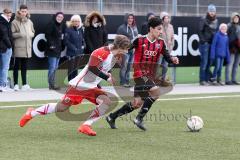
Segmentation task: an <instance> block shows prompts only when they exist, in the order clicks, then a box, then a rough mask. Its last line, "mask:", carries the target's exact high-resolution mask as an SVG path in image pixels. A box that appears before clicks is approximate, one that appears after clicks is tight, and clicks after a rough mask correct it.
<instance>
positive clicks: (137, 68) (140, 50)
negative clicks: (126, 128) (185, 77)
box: [106, 17, 179, 131]
mask: <svg viewBox="0 0 240 160" xmlns="http://www.w3.org/2000/svg"><path fill="white" fill-rule="evenodd" d="M162 30H163V26H162V21H161V19H159V18H157V17H154V18H151V19H150V20H149V21H148V34H147V35H143V36H140V37H138V38H136V39H135V40H134V41H133V43H132V47H131V48H134V49H135V51H134V61H133V71H134V73H133V78H134V81H135V86H134V99H133V100H132V101H131V102H128V103H126V104H125V105H123V106H122V107H121V108H120V109H118V110H117V111H115V112H113V113H111V114H109V115H108V116H107V117H106V120H107V122H108V124H109V125H110V127H111V128H112V129H116V128H117V127H116V125H115V120H116V119H117V118H118V117H120V116H122V115H124V114H127V113H130V112H132V111H133V110H135V109H137V108H141V109H140V111H139V113H138V115H137V117H136V119H134V120H133V123H134V124H135V125H136V126H137V127H138V128H140V129H142V130H144V131H145V130H146V127H145V126H144V124H143V118H144V116H145V115H146V114H147V112H148V111H149V110H150V108H151V106H152V104H153V103H154V102H155V101H156V99H158V98H159V96H160V87H159V86H158V85H157V84H156V81H155V80H156V71H157V67H158V61H159V58H160V56H161V55H162V56H163V57H164V58H165V59H166V61H167V62H168V63H174V64H178V63H179V60H178V58H177V57H172V56H171V55H170V54H169V52H168V50H167V47H166V44H165V42H164V40H163V39H161V38H159V37H160V35H161V33H162Z"/></svg>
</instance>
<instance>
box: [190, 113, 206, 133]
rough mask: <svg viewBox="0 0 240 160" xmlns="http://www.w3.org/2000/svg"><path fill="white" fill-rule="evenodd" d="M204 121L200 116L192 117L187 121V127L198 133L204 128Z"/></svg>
mask: <svg viewBox="0 0 240 160" xmlns="http://www.w3.org/2000/svg"><path fill="white" fill-rule="evenodd" d="M203 125H204V123H203V120H202V118H201V117H199V116H192V117H190V118H188V120H187V127H188V128H189V130H190V131H191V132H198V131H200V129H202V128H203Z"/></svg>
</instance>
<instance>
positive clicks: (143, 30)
mask: <svg viewBox="0 0 240 160" xmlns="http://www.w3.org/2000/svg"><path fill="white" fill-rule="evenodd" d="M153 17H155V15H154V13H151V12H149V13H148V14H147V16H146V21H145V22H143V24H142V26H141V35H145V34H147V33H148V21H149V19H151V18H153Z"/></svg>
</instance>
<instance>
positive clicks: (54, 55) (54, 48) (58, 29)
mask: <svg viewBox="0 0 240 160" xmlns="http://www.w3.org/2000/svg"><path fill="white" fill-rule="evenodd" d="M63 19H64V14H63V12H57V13H56V14H55V15H54V16H53V19H52V20H51V21H50V22H49V23H48V25H47V27H46V31H45V37H46V39H47V46H46V50H45V55H46V56H47V57H48V84H49V89H50V90H59V89H60V88H59V86H56V82H55V73H56V70H57V68H58V64H59V60H60V56H61V51H62V49H63V48H64V46H63V34H64V25H63Z"/></svg>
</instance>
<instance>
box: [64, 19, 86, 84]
mask: <svg viewBox="0 0 240 160" xmlns="http://www.w3.org/2000/svg"><path fill="white" fill-rule="evenodd" d="M64 37H65V44H66V46H67V58H68V81H70V80H71V79H73V78H74V77H76V76H77V75H78V67H79V62H80V59H81V57H82V55H83V46H84V37H83V28H82V19H81V17H80V16H79V15H73V16H72V17H71V20H70V21H69V22H67V29H66V31H65V36H64Z"/></svg>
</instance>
